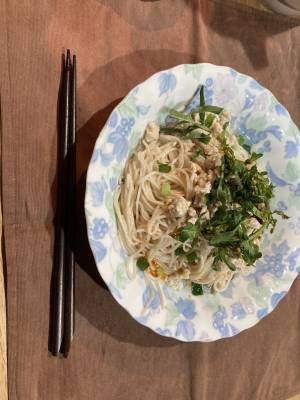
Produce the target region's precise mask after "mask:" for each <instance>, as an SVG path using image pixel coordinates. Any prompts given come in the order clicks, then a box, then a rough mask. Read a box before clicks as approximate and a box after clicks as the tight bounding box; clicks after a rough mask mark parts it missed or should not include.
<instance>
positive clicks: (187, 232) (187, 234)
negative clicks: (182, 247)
mask: <svg viewBox="0 0 300 400" xmlns="http://www.w3.org/2000/svg"><path fill="white" fill-rule="evenodd" d="M199 234H200V229H199V225H196V224H192V223H191V222H188V223H187V225H186V226H185V227H183V228H181V229H180V234H179V240H180V241H181V242H185V241H186V240H188V239H191V240H194V239H197V238H198V237H199Z"/></svg>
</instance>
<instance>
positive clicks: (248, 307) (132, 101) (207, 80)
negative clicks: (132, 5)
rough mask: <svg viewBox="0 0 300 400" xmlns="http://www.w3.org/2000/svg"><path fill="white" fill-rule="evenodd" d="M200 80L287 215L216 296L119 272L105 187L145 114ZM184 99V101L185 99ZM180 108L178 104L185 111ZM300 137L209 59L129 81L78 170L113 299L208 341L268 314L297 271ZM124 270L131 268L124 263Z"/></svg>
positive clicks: (247, 85)
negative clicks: (255, 155)
mask: <svg viewBox="0 0 300 400" xmlns="http://www.w3.org/2000/svg"><path fill="white" fill-rule="evenodd" d="M199 84H204V85H205V95H206V100H207V103H208V104H216V105H219V106H222V107H225V108H226V109H227V110H228V111H230V112H231V115H232V121H231V127H232V129H233V130H234V131H235V132H236V133H237V134H239V135H243V136H244V137H245V139H246V142H247V143H248V144H250V145H252V147H253V150H254V151H259V152H262V153H263V157H262V159H260V165H261V166H262V167H263V168H265V169H266V170H267V172H268V174H269V177H270V179H271V181H272V182H273V183H274V184H275V185H276V189H275V190H274V194H275V196H274V201H273V205H274V207H278V208H279V209H281V210H283V211H285V212H286V213H287V214H288V215H289V216H290V219H289V220H279V222H278V224H277V226H276V229H275V232H274V234H273V235H272V236H271V235H270V234H266V235H265V236H264V241H263V245H262V252H263V257H262V258H261V259H260V260H258V261H257V263H256V267H255V268H254V269H253V273H251V274H250V275H248V276H238V275H236V276H235V278H234V279H233V281H232V282H231V283H230V285H229V287H228V288H227V289H226V291H224V292H223V293H220V294H215V295H213V294H210V293H209V291H207V290H206V289H205V295H204V296H198V297H194V296H192V295H191V293H190V290H189V289H183V290H181V291H174V290H173V289H171V288H169V287H166V286H165V285H164V284H159V287H160V289H159V288H158V287H157V286H156V285H154V284H152V283H150V282H148V281H146V280H145V277H144V274H143V273H142V272H141V271H137V274H136V277H135V278H134V279H133V280H130V279H129V278H128V276H127V274H126V269H125V263H126V262H128V260H127V255H126V252H125V250H124V248H123V246H122V243H121V242H120V240H119V237H118V231H117V226H116V218H115V214H114V209H113V200H114V192H115V190H116V188H117V185H118V181H119V179H120V177H121V174H122V171H123V168H124V165H125V163H126V160H127V158H128V155H129V154H130V152H131V151H133V150H134V148H135V147H136V145H137V143H138V141H139V139H140V138H141V137H142V135H143V131H144V129H145V126H146V124H147V122H149V121H155V120H159V121H163V120H164V118H165V117H166V116H167V114H168V110H169V109H171V108H175V107H176V108H179V109H180V108H181V109H184V108H185V106H186V104H187V103H188V102H191V103H190V107H191V106H195V105H196V104H198V102H199V96H198V95H199V91H198V92H197V93H196V95H195V91H196V88H197V87H198V86H199ZM191 99H192V100H191ZM188 108H189V107H187V109H188ZM299 146H300V136H299V131H298V129H297V127H296V126H295V124H294V123H293V122H292V120H291V118H290V116H289V114H288V112H287V110H286V109H285V108H284V107H283V106H282V105H281V104H280V103H279V102H278V101H277V100H276V99H275V97H274V96H273V95H272V93H271V92H270V91H269V90H267V89H265V88H264V87H262V86H261V85H260V84H259V83H258V82H256V81H255V80H254V79H253V78H251V77H249V76H246V75H243V74H240V73H238V72H237V71H235V70H233V69H231V68H228V67H220V66H215V65H211V64H186V65H179V66H177V67H174V68H172V69H170V70H167V71H161V72H158V73H157V74H155V75H153V76H152V77H150V78H149V79H147V80H146V81H145V82H143V83H142V84H140V85H139V86H137V87H136V88H134V89H133V90H132V91H131V92H130V93H129V94H128V96H126V98H125V99H124V100H123V101H122V102H121V103H120V104H119V105H118V106H117V107H116V108H115V109H114V111H113V112H112V113H111V115H110V117H109V119H108V121H107V123H106V125H105V127H104V128H103V130H102V132H101V134H100V135H99V137H98V140H97V142H96V145H95V148H94V152H93V155H92V158H91V161H90V165H89V169H88V174H87V189H86V197H85V212H86V220H87V227H88V237H89V242H90V246H91V248H92V251H93V254H94V257H95V260H96V264H97V267H98V270H99V272H100V274H101V275H102V277H103V279H104V281H105V282H106V283H107V285H108V287H109V289H110V291H111V293H112V295H113V297H114V298H115V299H116V301H118V302H119V303H120V304H121V305H122V306H123V307H124V308H125V309H126V310H127V311H128V312H129V313H130V314H131V315H132V317H133V318H135V319H136V320H137V321H138V322H139V323H141V324H143V325H145V326H147V327H149V328H151V329H152V330H153V331H155V332H157V333H158V334H160V335H163V336H169V337H173V338H176V339H179V340H182V341H213V340H217V339H220V338H224V337H230V336H233V335H236V334H238V333H239V332H241V331H242V330H244V329H247V328H249V327H251V326H253V325H255V324H256V323H257V322H258V321H260V319H261V318H263V317H265V316H266V315H267V314H268V313H270V312H271V311H272V310H273V309H274V308H275V307H276V306H277V305H278V303H279V302H280V300H281V299H282V298H283V297H284V296H285V295H286V293H287V292H288V290H289V288H290V286H291V284H292V282H293V281H294V279H295V278H296V276H297V275H298V273H299V271H300V247H299V235H300V152H299ZM128 267H129V268H131V269H132V268H136V266H135V265H134V264H133V263H129V265H128Z"/></svg>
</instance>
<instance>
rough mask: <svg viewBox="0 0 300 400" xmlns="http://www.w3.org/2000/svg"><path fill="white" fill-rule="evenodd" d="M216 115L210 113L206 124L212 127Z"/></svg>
mask: <svg viewBox="0 0 300 400" xmlns="http://www.w3.org/2000/svg"><path fill="white" fill-rule="evenodd" d="M215 118H216V116H215V115H214V114H208V116H207V117H206V118H205V122H204V124H205V126H207V127H208V128H210V127H211V126H212V124H213V122H214V120H215Z"/></svg>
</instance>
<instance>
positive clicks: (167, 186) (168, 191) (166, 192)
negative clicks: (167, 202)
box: [160, 182, 171, 197]
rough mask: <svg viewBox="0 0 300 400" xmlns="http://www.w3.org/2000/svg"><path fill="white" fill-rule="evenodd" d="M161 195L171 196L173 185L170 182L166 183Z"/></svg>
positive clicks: (162, 186)
mask: <svg viewBox="0 0 300 400" xmlns="http://www.w3.org/2000/svg"><path fill="white" fill-rule="evenodd" d="M160 194H161V195H162V196H163V197H167V196H169V195H170V194H171V185H170V184H169V183H168V182H164V183H163V184H162V185H161V188H160Z"/></svg>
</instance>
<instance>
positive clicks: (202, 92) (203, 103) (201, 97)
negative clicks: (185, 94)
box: [200, 85, 205, 107]
mask: <svg viewBox="0 0 300 400" xmlns="http://www.w3.org/2000/svg"><path fill="white" fill-rule="evenodd" d="M204 90H205V88H204V85H201V86H200V107H203V106H205V94H204Z"/></svg>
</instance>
